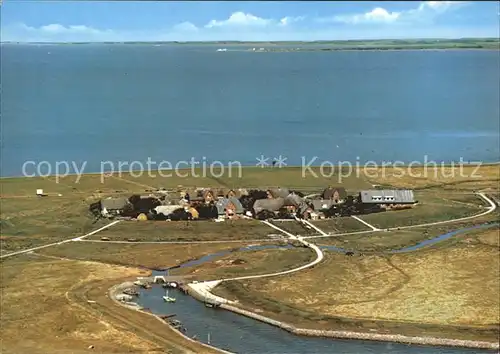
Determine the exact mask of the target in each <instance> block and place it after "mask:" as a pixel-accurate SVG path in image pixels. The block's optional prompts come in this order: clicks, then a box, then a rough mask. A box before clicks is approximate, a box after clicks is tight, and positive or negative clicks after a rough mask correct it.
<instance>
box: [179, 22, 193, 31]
mask: <svg viewBox="0 0 500 354" xmlns="http://www.w3.org/2000/svg"><path fill="white" fill-rule="evenodd" d="M174 31H181V32H196V31H198V27H196V26H195V25H193V24H192V23H191V22H182V23H179V24H177V25H175V26H174Z"/></svg>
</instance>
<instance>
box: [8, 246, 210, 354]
mask: <svg viewBox="0 0 500 354" xmlns="http://www.w3.org/2000/svg"><path fill="white" fill-rule="evenodd" d="M145 274H146V273H144V272H141V271H138V270H137V269H133V268H125V267H119V266H111V265H105V264H100V263H93V262H82V261H67V260H57V259H48V258H44V257H38V256H36V255H29V256H19V257H17V258H12V259H9V260H6V261H3V262H2V283H1V285H2V298H1V304H2V341H1V342H0V343H1V344H0V345H1V348H0V351H1V352H2V353H12V354H24V353H26V354H27V353H41V354H42V353H43V354H45V353H76V354H79V353H88V352H92V351H95V352H98V353H106V354H107V353H120V354H121V353H165V352H166V353H185V352H196V353H198V352H207V350H206V349H204V348H202V347H200V346H198V345H196V344H193V343H191V342H188V341H187V340H185V339H183V338H182V337H180V336H179V335H178V334H176V333H174V332H173V331H172V330H171V329H170V328H169V327H168V326H166V325H162V324H161V323H160V322H159V321H157V320H156V319H154V318H153V317H151V316H148V315H145V314H140V313H138V312H134V311H131V310H128V309H125V308H123V307H121V306H117V305H116V304H115V303H113V302H112V300H110V299H109V298H108V297H107V296H106V293H107V289H108V288H109V287H111V286H112V285H114V284H116V283H119V282H121V281H123V280H124V279H129V278H131V277H135V276H139V275H145ZM88 300H92V301H96V303H95V304H89V303H88ZM90 346H94V349H89V347H90Z"/></svg>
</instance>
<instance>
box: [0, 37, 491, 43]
mask: <svg viewBox="0 0 500 354" xmlns="http://www.w3.org/2000/svg"><path fill="white" fill-rule="evenodd" d="M419 40H426V41H441V40H445V41H460V40H492V41H494V42H500V38H498V37H456V38H445V37H415V38H378V39H355V38H352V39H312V40H298V39H297V40H294V39H290V40H224V39H220V40H186V41H173V40H165V41H162V40H159V41H158V40H124V41H92V40H89V41H15V40H12V41H1V40H0V43H16V44H21V43H23V44H24V43H25V44H40V43H58V44H59V43H61V44H77V43H172V44H184V43H331V42H377V41H402V42H405V41H419Z"/></svg>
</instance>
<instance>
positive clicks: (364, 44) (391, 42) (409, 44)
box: [2, 38, 500, 52]
mask: <svg viewBox="0 0 500 354" xmlns="http://www.w3.org/2000/svg"><path fill="white" fill-rule="evenodd" d="M2 44H37V45H49V44H50V45H83V44H94V45H96V44H101V45H102V44H106V45H110V44H115V45H116V44H121V45H206V46H227V47H233V48H235V47H236V48H237V49H242V48H241V47H252V48H245V50H250V51H261V52H262V51H266V52H269V51H281V52H283V51H285V52H288V51H339V50H424V49H429V50H432V49H435V50H445V49H488V50H499V49H500V40H499V39H498V38H460V39H405V40H403V39H381V40H333V41H307V42H306V41H268V42H258V41H256V42H252V41H249V42H243V41H213V42H178V41H174V42H172V41H165V42H162V41H155V42H146V41H144V42H140V41H131V42H2Z"/></svg>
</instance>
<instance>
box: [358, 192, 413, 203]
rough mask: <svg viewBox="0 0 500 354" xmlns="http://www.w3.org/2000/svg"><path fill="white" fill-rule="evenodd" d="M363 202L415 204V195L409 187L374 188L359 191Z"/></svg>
mask: <svg viewBox="0 0 500 354" xmlns="http://www.w3.org/2000/svg"><path fill="white" fill-rule="evenodd" d="M359 194H360V199H361V202H362V203H363V204H415V196H414V194H413V191H412V190H409V189H375V190H364V191H361V192H360V193H359Z"/></svg>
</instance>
